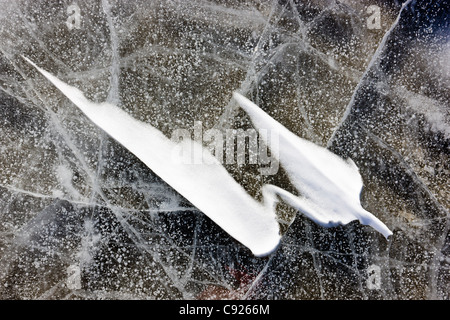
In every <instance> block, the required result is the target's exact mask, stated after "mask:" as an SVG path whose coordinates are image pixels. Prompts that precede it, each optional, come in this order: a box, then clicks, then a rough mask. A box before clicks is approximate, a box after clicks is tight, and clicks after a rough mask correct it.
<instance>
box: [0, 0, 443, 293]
mask: <svg viewBox="0 0 450 320" xmlns="http://www.w3.org/2000/svg"><path fill="white" fill-rule="evenodd" d="M403 2H404V1H395V2H394V1H393V2H388V1H368V0H364V1H352V0H345V1H339V2H337V1H307V0H305V1H297V0H295V1H292V0H279V1H258V0H242V1H222V0H209V1H206V0H190V1H185V0H175V1H166V0H154V1H145V0H138V1H117V0H114V1H113V0H103V1H90V0H83V1H66V0H64V1H28V0H19V1H8V0H0V5H1V7H2V10H1V11H0V49H1V52H0V70H1V73H0V113H1V116H0V148H1V151H2V152H1V153H0V219H1V223H0V297H1V298H3V299H8V298H9V299H11V298H16V299H30V298H31V299H37V298H54V299H99V298H106V299H108V298H135V299H141V298H142V299H144V298H146V299H148V298H150V299H161V298H170V299H181V298H199V299H207V298H224V297H232V298H248V299H263V298H268V299H318V298H322V299H409V298H414V299H434V298H436V299H449V289H448V288H449V281H450V273H449V272H450V259H449V255H450V239H449V205H450V202H449V199H450V193H449V184H448V181H449V173H450V167H449V163H450V161H449V140H448V128H449V117H450V115H449V110H450V108H449V105H450V103H449V101H450V96H449V92H450V90H449V89H450V86H449V84H450V76H449V69H448V56H449V53H448V52H449V51H448V50H449V45H448V43H449V31H448V30H449V29H450V28H449V25H448V24H449V23H448V21H449V19H448V7H449V6H448V2H447V1H445V0H441V1H407V2H405V3H406V4H405V7H404V8H403V9H401V8H402V5H401V4H402V3H403ZM374 5H375V6H378V7H379V9H380V10H379V14H380V15H379V17H378V18H379V19H380V21H379V22H380V24H379V26H378V25H377V23H373V19H378V18H377V17H376V11H373V10H372V11H370V10H369V11H368V8H369V7H370V6H372V8H373V6H374ZM77 7H78V9H79V10H78V9H76V8H77ZM374 12H375V13H374ZM374 14H375V16H372V15H374ZM22 55H23V56H26V57H29V58H30V59H31V60H32V61H34V62H35V63H36V64H37V65H39V66H40V67H41V68H42V69H44V70H47V71H48V72H50V73H51V74H53V75H55V76H56V77H57V78H58V79H61V80H62V81H63V82H65V83H67V84H68V85H70V86H73V87H76V88H78V89H79V90H81V92H83V94H84V95H85V97H86V98H87V99H88V100H89V101H91V102H92V103H95V104H99V103H101V102H104V101H106V102H107V103H110V104H113V105H116V106H117V107H118V108H120V109H121V110H123V111H124V112H126V113H127V114H129V115H130V116H131V117H133V118H134V119H136V120H138V121H141V122H145V123H148V124H149V125H151V126H152V127H154V128H155V129H157V130H158V131H160V132H162V133H163V134H164V136H165V137H170V136H171V133H172V132H173V131H174V130H176V129H180V128H181V129H187V130H191V129H192V128H193V126H194V124H195V123H196V122H201V123H202V124H203V129H204V131H206V130H207V129H214V130H219V131H221V132H224V133H226V132H227V130H230V129H236V130H237V129H244V130H245V129H248V128H251V127H252V122H251V119H250V118H249V116H248V114H247V113H246V112H244V111H243V110H241V109H240V108H239V107H238V105H237V104H236V102H235V101H233V99H232V92H234V91H238V92H240V93H241V94H242V95H244V96H245V97H247V98H249V100H251V101H253V102H254V103H255V104H256V105H258V106H259V107H260V108H261V109H262V110H264V111H265V112H266V113H267V114H268V115H269V116H270V117H272V118H273V119H275V120H276V121H277V122H279V123H280V124H282V125H283V126H284V127H286V128H287V129H288V130H289V131H291V132H292V133H293V134H295V135H296V136H298V137H301V138H304V139H306V140H308V141H312V142H313V143H314V144H316V145H318V146H321V147H326V148H327V149H329V150H330V151H332V152H333V153H335V154H336V155H338V156H340V157H342V158H343V159H347V158H351V159H352V160H353V161H354V163H355V164H356V166H357V167H358V169H359V172H360V175H361V177H362V181H363V185H364V187H363V190H362V193H361V196H360V201H361V204H362V207H364V208H365V209H366V210H367V211H369V212H371V213H372V214H373V215H374V216H376V217H377V218H378V219H380V220H381V221H383V223H385V224H386V225H387V226H388V227H389V229H390V230H392V232H393V235H392V236H391V237H390V239H389V241H386V239H385V238H384V237H383V236H382V235H381V234H380V233H378V232H376V231H375V230H374V229H373V228H371V227H368V226H365V225H362V224H360V223H359V222H357V221H355V222H352V223H349V224H348V225H346V226H337V227H332V228H324V227H322V226H319V225H317V224H316V223H314V222H312V221H311V220H310V219H309V218H307V217H305V216H304V215H303V214H301V213H299V212H297V211H296V210H293V209H292V208H291V207H290V206H288V205H286V204H285V203H284V202H283V201H280V202H278V205H277V220H278V221H279V223H280V227H281V234H282V240H281V243H280V245H279V247H278V249H277V250H276V252H274V253H273V254H271V255H269V256H268V257H265V258H258V257H254V255H253V254H252V252H251V251H250V250H248V249H247V248H246V247H245V246H243V245H241V244H240V243H239V241H236V240H234V239H233V238H232V237H231V236H229V235H228V234H227V233H226V232H224V231H223V230H222V229H221V228H220V227H218V226H217V224H216V223H215V222H213V221H212V220H211V219H210V218H208V217H207V216H206V215H205V214H204V213H203V212H201V211H200V210H198V209H197V208H196V207H195V206H193V205H192V203H190V202H189V201H188V200H186V199H185V198H184V197H182V196H181V195H180V194H179V193H178V192H176V191H175V190H174V189H173V188H172V187H171V186H170V185H168V184H167V183H165V182H164V180H162V179H161V178H160V177H158V176H157V175H155V174H154V173H153V171H152V170H150V169H149V168H148V167H147V166H146V165H145V164H144V163H142V162H141V161H140V160H139V159H138V158H137V157H136V156H134V155H133V154H132V153H130V152H129V151H128V150H126V149H125V148H123V147H122V146H121V145H120V144H119V143H117V142H116V141H115V140H114V139H111V138H110V137H109V136H108V135H107V134H106V133H105V132H104V131H102V130H101V129H99V128H98V127H97V126H96V125H95V124H93V123H92V121H90V120H89V119H88V118H87V117H85V116H84V114H83V113H82V112H80V111H79V109H77V108H75V107H74V105H73V104H72V102H70V101H69V100H68V99H67V98H66V97H65V96H64V95H62V94H61V93H60V92H59V90H58V89H56V88H54V87H53V86H52V85H49V83H48V81H47V80H45V79H44V78H43V77H42V75H40V74H39V73H38V72H37V71H36V70H35V69H34V68H33V67H32V66H30V65H29V64H28V63H27V62H26V61H24V60H23V59H22V57H21V56H22ZM224 166H225V168H226V169H227V171H228V172H230V174H231V175H232V177H233V179H234V180H236V181H237V182H238V183H239V185H241V186H242V187H243V188H244V189H245V190H246V192H247V193H248V194H249V195H250V196H251V197H252V198H255V199H258V200H262V197H263V195H262V192H261V190H264V189H263V188H262V187H263V186H264V185H267V184H269V185H273V186H275V187H277V188H280V189H283V190H286V191H287V192H289V193H292V194H294V195H295V196H301V195H300V194H297V193H296V188H295V186H293V184H292V183H291V182H290V179H289V172H287V171H286V170H284V169H283V168H282V167H281V166H280V170H279V171H278V172H277V174H275V175H261V174H260V170H259V169H260V166H259V165H257V164H247V163H246V164H244V165H236V164H233V163H230V164H224Z"/></svg>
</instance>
